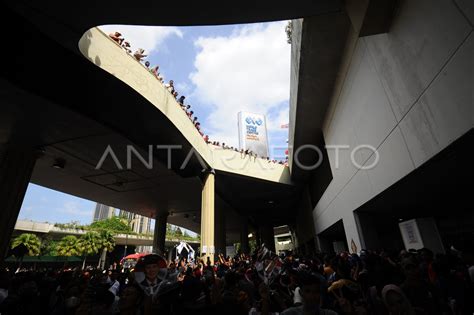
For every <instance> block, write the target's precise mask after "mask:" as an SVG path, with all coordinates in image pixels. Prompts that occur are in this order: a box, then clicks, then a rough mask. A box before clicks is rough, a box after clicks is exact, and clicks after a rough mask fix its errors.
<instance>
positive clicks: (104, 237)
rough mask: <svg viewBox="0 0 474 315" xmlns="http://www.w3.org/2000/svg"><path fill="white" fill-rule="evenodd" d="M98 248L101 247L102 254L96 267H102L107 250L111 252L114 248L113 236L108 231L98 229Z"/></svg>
mask: <svg viewBox="0 0 474 315" xmlns="http://www.w3.org/2000/svg"><path fill="white" fill-rule="evenodd" d="M100 248H101V249H102V255H101V257H100V259H99V264H98V265H97V268H102V269H104V265H105V258H106V255H107V252H111V251H113V250H114V248H115V238H114V235H113V234H112V233H111V232H110V231H107V230H102V231H100Z"/></svg>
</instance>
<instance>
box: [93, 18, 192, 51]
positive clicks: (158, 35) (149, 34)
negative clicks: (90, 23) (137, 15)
mask: <svg viewBox="0 0 474 315" xmlns="http://www.w3.org/2000/svg"><path fill="white" fill-rule="evenodd" d="M99 28H100V29H101V30H102V31H103V32H105V33H107V34H109V33H112V32H116V31H118V32H120V33H121V34H122V37H123V38H125V40H126V41H128V42H129V43H130V45H131V46H132V47H131V50H132V51H133V52H134V51H136V50H137V49H138V48H143V49H145V53H146V54H147V55H149V54H150V53H152V52H153V51H158V50H160V49H162V47H160V45H162V44H163V42H164V41H165V39H166V38H167V37H170V36H173V35H174V36H178V37H180V38H182V37H183V32H181V30H179V29H178V28H177V27H164V26H137V25H102V26H99Z"/></svg>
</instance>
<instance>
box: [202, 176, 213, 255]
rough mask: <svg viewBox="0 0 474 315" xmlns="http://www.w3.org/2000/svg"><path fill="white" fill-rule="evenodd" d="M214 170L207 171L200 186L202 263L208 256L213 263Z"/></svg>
mask: <svg viewBox="0 0 474 315" xmlns="http://www.w3.org/2000/svg"><path fill="white" fill-rule="evenodd" d="M214 176H215V172H214V170H211V171H207V173H206V174H205V177H204V186H203V187H202V202H201V258H202V259H203V260H204V263H206V262H207V258H208V257H209V259H210V261H211V264H214V253H215V247H214V215H215V213H214V200H215V196H214V194H215V190H214V184H215V178H214Z"/></svg>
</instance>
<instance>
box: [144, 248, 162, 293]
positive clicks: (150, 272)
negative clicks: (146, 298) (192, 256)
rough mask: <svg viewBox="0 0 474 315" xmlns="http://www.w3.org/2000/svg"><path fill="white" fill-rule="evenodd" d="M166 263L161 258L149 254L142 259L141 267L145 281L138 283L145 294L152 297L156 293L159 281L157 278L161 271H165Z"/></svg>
mask: <svg viewBox="0 0 474 315" xmlns="http://www.w3.org/2000/svg"><path fill="white" fill-rule="evenodd" d="M166 265H167V263H166V261H165V260H164V258H163V257H161V256H159V255H156V254H150V255H146V256H144V257H143V266H144V268H143V269H144V274H145V279H144V280H143V281H142V282H140V285H141V287H142V288H143V289H144V291H145V294H147V295H150V296H152V295H154V294H156V292H157V291H158V285H159V284H160V282H161V280H162V279H160V278H159V277H158V276H159V275H160V274H161V273H162V269H167V266H166Z"/></svg>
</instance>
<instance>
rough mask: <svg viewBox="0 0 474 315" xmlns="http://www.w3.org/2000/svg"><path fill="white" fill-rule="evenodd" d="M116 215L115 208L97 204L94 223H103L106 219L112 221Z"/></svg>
mask: <svg viewBox="0 0 474 315" xmlns="http://www.w3.org/2000/svg"><path fill="white" fill-rule="evenodd" d="M114 215H115V208H114V207H110V206H106V205H103V204H101V203H97V204H96V205H95V210H94V217H93V218H92V222H96V221H102V220H106V219H110V218H111V217H113V216H114Z"/></svg>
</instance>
